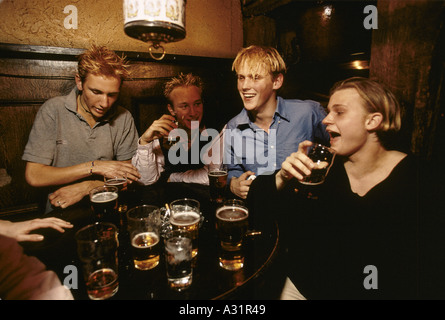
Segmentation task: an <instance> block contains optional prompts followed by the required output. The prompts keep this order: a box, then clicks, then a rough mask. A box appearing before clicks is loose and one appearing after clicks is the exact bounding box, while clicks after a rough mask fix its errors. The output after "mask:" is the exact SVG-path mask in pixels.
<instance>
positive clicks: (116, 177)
mask: <svg viewBox="0 0 445 320" xmlns="http://www.w3.org/2000/svg"><path fill="white" fill-rule="evenodd" d="M104 182H105V185H106V186H111V187H116V188H117V190H118V193H119V200H118V209H117V211H118V212H119V214H124V213H125V212H127V208H128V204H127V184H128V182H127V174H126V173H123V174H112V173H105V175H104Z"/></svg>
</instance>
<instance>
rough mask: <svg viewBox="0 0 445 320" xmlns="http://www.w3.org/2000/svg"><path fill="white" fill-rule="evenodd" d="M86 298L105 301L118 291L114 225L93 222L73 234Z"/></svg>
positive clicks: (116, 244)
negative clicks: (86, 294)
mask: <svg viewBox="0 0 445 320" xmlns="http://www.w3.org/2000/svg"><path fill="white" fill-rule="evenodd" d="M75 238H76V242H77V254H78V256H79V261H80V262H81V265H82V269H83V274H84V279H85V284H86V289H87V293H88V297H89V298H90V299H91V300H103V299H108V298H110V297H112V296H114V295H115V294H116V292H117V291H118V289H119V279H118V247H119V241H118V230H117V227H116V226H115V225H114V224H111V223H108V222H96V223H94V224H91V225H88V226H86V227H84V228H82V229H80V230H79V231H77V232H76V235H75Z"/></svg>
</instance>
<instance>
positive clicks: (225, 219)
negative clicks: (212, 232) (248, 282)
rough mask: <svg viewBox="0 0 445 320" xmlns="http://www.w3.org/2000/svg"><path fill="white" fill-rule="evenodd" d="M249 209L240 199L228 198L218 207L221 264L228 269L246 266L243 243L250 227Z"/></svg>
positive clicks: (217, 222)
mask: <svg viewBox="0 0 445 320" xmlns="http://www.w3.org/2000/svg"><path fill="white" fill-rule="evenodd" d="M248 217H249V211H248V210H247V208H246V207H245V206H244V203H243V202H242V201H240V200H228V201H226V202H224V205H223V206H222V207H220V208H218V209H216V230H217V232H218V238H219V240H220V253H219V264H220V266H221V267H222V268H224V269H227V270H239V269H241V268H242V267H243V266H244V254H243V251H242V243H243V238H244V235H245V234H246V232H247V229H248V227H249V220H248Z"/></svg>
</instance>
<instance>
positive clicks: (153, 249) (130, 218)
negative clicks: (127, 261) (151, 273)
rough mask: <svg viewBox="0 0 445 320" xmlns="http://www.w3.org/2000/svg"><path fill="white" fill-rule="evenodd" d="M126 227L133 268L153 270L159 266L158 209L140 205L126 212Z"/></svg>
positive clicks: (159, 220) (159, 219)
mask: <svg viewBox="0 0 445 320" xmlns="http://www.w3.org/2000/svg"><path fill="white" fill-rule="evenodd" d="M127 226H128V233H129V236H130V242H131V250H132V254H133V262H134V267H135V268H136V269H139V270H150V269H153V268H154V267H156V266H157V265H158V264H159V255H160V254H161V243H160V228H161V217H160V211H159V208H158V207H156V206H152V205H141V206H137V207H134V208H132V209H130V210H128V212H127Z"/></svg>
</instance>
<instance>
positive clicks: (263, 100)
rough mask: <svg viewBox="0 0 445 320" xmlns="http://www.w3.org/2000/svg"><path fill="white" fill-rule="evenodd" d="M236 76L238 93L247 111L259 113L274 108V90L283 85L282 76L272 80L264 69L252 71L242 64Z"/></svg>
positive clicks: (245, 64)
mask: <svg viewBox="0 0 445 320" xmlns="http://www.w3.org/2000/svg"><path fill="white" fill-rule="evenodd" d="M237 76H238V81H237V87H238V92H239V93H240V96H241V99H242V100H243V103H244V108H245V109H246V110H247V111H256V112H261V111H263V110H265V109H266V108H267V106H271V108H275V107H276V90H278V89H279V88H280V87H281V85H282V84H283V75H281V74H280V75H278V76H277V77H276V78H275V79H274V78H273V77H272V75H271V74H270V73H269V72H267V71H266V69H265V68H264V67H261V66H260V67H258V68H256V70H253V69H252V68H251V67H250V65H248V64H247V62H244V63H242V64H241V66H240V68H239V70H237Z"/></svg>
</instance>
